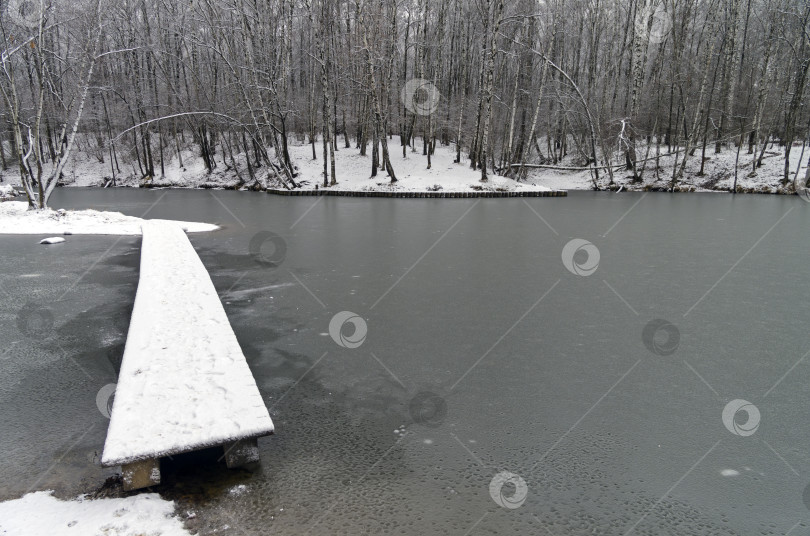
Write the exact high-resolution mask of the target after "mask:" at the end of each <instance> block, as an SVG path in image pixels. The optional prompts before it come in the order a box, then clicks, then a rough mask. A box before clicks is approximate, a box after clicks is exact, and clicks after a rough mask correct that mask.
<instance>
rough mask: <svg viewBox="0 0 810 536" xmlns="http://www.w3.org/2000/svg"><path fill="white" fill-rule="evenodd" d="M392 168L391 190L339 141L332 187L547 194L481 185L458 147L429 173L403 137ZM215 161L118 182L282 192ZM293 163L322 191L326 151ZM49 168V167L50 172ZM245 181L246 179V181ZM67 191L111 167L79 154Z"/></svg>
mask: <svg viewBox="0 0 810 536" xmlns="http://www.w3.org/2000/svg"><path fill="white" fill-rule="evenodd" d="M388 147H389V151H390V157H391V164H392V166H393V167H394V172H395V173H396V176H397V179H398V182H397V183H395V184H394V185H392V184H390V179H389V177H388V175H387V173H386V172H385V170H379V171H378V172H377V176H376V177H374V178H372V177H371V156H370V155H371V146H370V145H369V147H368V155H366V156H360V154H359V150H358V149H356V148H355V147H354V146H352V147H351V148H349V149H346V148H345V147H344V145H343V138H342V137H340V138H339V139H338V151H337V152H336V153H335V168H336V176H337V182H338V183H337V184H336V185H335V186H331V187H330V188H331V189H335V190H348V191H369V190H384V191H389V190H394V191H402V192H427V191H445V192H472V191H524V192H529V191H532V192H544V191H548V190H549V189H550V188H547V187H546V186H544V185H541V184H537V185H534V184H530V183H525V182H524V183H519V182H517V181H514V180H512V179H509V178H506V177H501V176H498V175H497V174H495V173H494V172H492V171H490V174H489V181H488V182H486V183H482V182H480V180H479V179H480V178H481V174H480V171H476V170H472V169H470V165H469V160H467V159H466V157H465V156H464V153H462V161H461V162H460V163H458V164H456V163H454V162H453V161H454V160H455V155H456V153H455V146H449V147H442V146H437V147H436V151H435V154H434V155H433V157H432V165H431V169H427V157H425V156H423V155H422V152H421V145H420V144H419V143H417V147H418V148H419V149H420V150H418V151H416V152H414V151H412V150H411V149H410V148H408V149H407V152H406V156H405V157H403V156H402V147H401V145H400V142H399V137H397V136H394V137H393V139H389V140H388ZM217 149H218V150H217V153H216V155H215V157H214V160H215V161H216V163H217V167H216V168H215V169H214V170H213V171H212V172H211V173H207V172H206V170H205V167H204V165H203V161H202V158H200V156H199V153H198V151H196V150H193V149H191V150H184V151H181V157H182V161H183V166H181V165H180V158H178V156H177V153H176V152H175V153H170V152H168V151H167V153H166V154H167V160H166V162H164V170H165V173H163V174H162V175H161V172H160V165H159V162H155V172H156V173H157V174H158V176H157V177H154V178H153V179H150V180H146V181H144V180H141V178H140V173H137V172H136V171H135V170H134V169H133V168H132V167H131V166H129V167H128V168H126V169H125V168H124V166H122V173H121V174H117V176H116V185H118V186H150V187H175V188H245V189H247V188H251V187H253V188H257V189H264V188H267V187H271V188H279V187H282V186H281V184H280V183H278V182H276V181H275V180H268V178H267V171H266V169H265V168H258V169H256V170H255V171H256V176H257V179H258V184H252V183H251V181H250V178H249V175H248V170H247V162H246V160H245V155H244V154H243V153H242V154H237V155H234V158H235V161H236V167H237V168H238V170H239V174H237V173H236V172H235V171H234V167H233V165H232V162H231V159H230V156H229V155H224V154H223V151H222V150H220V148H219V147H217ZM289 151H290V158H291V159H292V161H293V162H294V165H295V166H296V167H297V168H298V176H297V177H296V179H295V181H296V182H297V183H298V184H299V185H300V186H301V187H302V188H303V189H315V187H316V185H318V186H320V185H321V184H322V183H323V153H322V151H323V146H322V145H320V144H316V151H317V154H318V158H317V160H313V159H312V147H311V146H310V145H290V148H289ZM46 167H47V166H46ZM240 175H241V177H240ZM4 177H5V180H6V182H11V183H13V184H17V183H19V174H18V173H17V172H16V171H14V170H9V171H7V172H6V173H5V174H4ZM64 177H65V178H64V183H65V185H66V186H105V185H108V183H109V182H110V180H111V178H112V170H111V168H110V164H109V161H108V160H107V161H105V162H103V163H102V162H99V160H98V159H97V158H95V157H94V156H89V155H87V154H85V153H81V152H78V151H77V152H75V153H74V155H73V157H72V159H71V162H70V163H69V164H68V165H67V166H66V168H65V172H64Z"/></svg>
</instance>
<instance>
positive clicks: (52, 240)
mask: <svg viewBox="0 0 810 536" xmlns="http://www.w3.org/2000/svg"><path fill="white" fill-rule="evenodd" d="M64 241H65V239H64V238H62V237H61V236H52V237H50V238H43V239H42V240H40V241H39V243H40V244H61V243H62V242H64Z"/></svg>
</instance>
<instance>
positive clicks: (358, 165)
mask: <svg viewBox="0 0 810 536" xmlns="http://www.w3.org/2000/svg"><path fill="white" fill-rule="evenodd" d="M389 148H390V149H391V165H392V166H393V167H394V172H395V173H396V176H397V182H395V183H393V184H391V181H390V178H389V177H388V175H387V174H386V173H385V171H382V170H381V171H378V172H377V176H376V177H373V178H371V177H370V175H371V159H370V157H368V156H361V155H360V154H358V151H357V150H356V149H354V148H351V149H345V148H340V150H339V151H338V152H336V153H335V168H336V176H337V184H335V185H334V186H329V187H328V188H329V189H330V190H338V191H354V192H374V191H382V192H390V191H393V192H447V193H450V192H550V191H551V190H552V188H549V187H547V186H544V185H542V184H530V183H525V182H523V183H521V182H517V181H515V180H513V179H510V178H507V177H501V176H499V175H495V174H494V173H490V176H489V180H488V181H487V182H481V181H480V179H481V172H480V171H476V170H473V169H471V168H470V166H469V162H465V161H464V159H463V158H462V162H461V163H458V164H456V163H455V162H454V160H455V157H456V154H455V151H454V150H453V149H452V148H451V147H436V151H435V153H434V155H433V156H432V157H431V160H432V161H431V166H430V169H427V157H425V156H423V155H422V153H421V152H411V150H410V148H409V149H408V150H407V153H406V156H405V158H403V157H402V147H401V146H400V144H399V141H398V140H397V139H396V138H395V139H394V141H393V142H389ZM369 152H370V149H369ZM293 155H294V156H293ZM291 157H293V158H295V161H296V163H297V164H298V166H299V172H300V179H298V180H297V182H298V183H299V186H301V188H302V189H305V190H313V189H315V188H316V186H317V187H318V188H322V187H323V186H322V185H323V160H322V154H319V155H318V160H312V148H311V147H310V146H309V145H307V146H303V147H302V146H298V147H293V148H291Z"/></svg>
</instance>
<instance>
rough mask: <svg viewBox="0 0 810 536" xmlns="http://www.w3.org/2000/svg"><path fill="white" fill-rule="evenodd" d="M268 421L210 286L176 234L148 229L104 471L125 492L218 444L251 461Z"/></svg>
mask: <svg viewBox="0 0 810 536" xmlns="http://www.w3.org/2000/svg"><path fill="white" fill-rule="evenodd" d="M271 433H273V421H272V420H271V419H270V414H269V413H268V411H267V408H266V407H265V405H264V401H263V400H262V397H261V395H260V394H259V389H258V387H257V386H256V382H255V380H254V379H253V375H252V374H251V372H250V369H249V368H248V365H247V362H246V361H245V356H244V355H243V354H242V350H241V348H240V347H239V343H238V342H237V340H236V336H235V335H234V333H233V329H232V328H231V325H230V323H229V321H228V317H227V316H226V315H225V310H224V309H223V308H222V303H221V302H220V300H219V297H218V295H217V292H216V290H215V289H214V285H213V283H212V282H211V278H210V277H209V275H208V272H207V271H206V269H205V267H204V266H203V264H202V262H201V261H200V258H199V257H198V256H197V253H196V252H195V251H194V248H193V247H192V245H191V243H190V242H189V241H188V238H187V237H186V235H185V233H184V232H183V230H182V229H181V228H180V227H179V226H178V225H176V224H173V223H170V222H145V223H144V224H143V243H142V246H141V270H140V280H139V283H138V291H137V294H136V296H135V306H134V308H133V311H132V319H131V320H130V325H129V333H128V335H127V342H126V347H125V349H124V358H123V361H122V363H121V371H120V373H119V377H118V385H117V387H116V390H115V399H114V402H113V407H112V412H111V416H110V426H109V429H108V431H107V440H106V443H105V445H104V454H103V456H102V464H103V465H105V466H115V465H122V466H123V473H124V487H125V488H127V489H136V488H139V487H145V486H148V485H152V484H156V483H159V481H160V470H159V459H160V458H161V457H164V456H170V455H173V454H178V453H183V452H190V451H194V450H199V449H203V448H207V447H213V446H219V445H222V446H223V447H224V448H225V453H226V455H225V457H226V461H227V462H228V466H229V467H233V466H237V465H240V464H242V463H245V462H247V461H258V450H257V448H256V438H257V437H260V436H264V435H268V434H271Z"/></svg>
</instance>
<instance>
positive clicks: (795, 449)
mask: <svg viewBox="0 0 810 536" xmlns="http://www.w3.org/2000/svg"><path fill="white" fill-rule="evenodd" d="M53 205H54V206H58V207H65V208H85V207H88V208H96V209H105V210H119V211H121V212H124V213H126V214H131V215H135V216H140V215H142V214H143V213H144V212H145V211H147V210H148V209H150V207H151V210H149V213H148V217H156V218H173V219H185V220H196V221H207V222H217V223H220V224H223V225H224V226H225V227H224V229H223V230H221V231H218V232H215V233H210V234H199V235H192V236H191V241H192V243H193V244H194V246H195V248H196V249H197V251H198V253H199V254H200V256H201V258H202V260H203V262H204V264H205V265H206V267H207V268H208V270H209V272H210V273H211V276H212V279H213V281H214V284H215V286H216V287H217V289H218V290H219V291H220V295H221V298H222V300H223V303H224V304H225V310H226V311H227V313H228V316H229V318H230V320H231V323H232V325H233V327H234V330H235V332H236V335H237V337H238V339H239V341H240V343H241V345H242V348H243V350H244V353H245V355H246V356H247V359H248V362H249V364H250V367H251V369H252V371H253V373H254V375H255V377H256V380H257V383H258V385H259V389H260V390H261V392H262V394H263V395H264V397H265V400H266V403H267V406H268V407H269V408H270V411H271V414H272V416H273V420H274V421H275V423H276V431H277V434H276V435H275V436H272V437H269V438H263V439H261V440H260V448H261V455H262V464H261V467H260V468H259V469H257V470H256V471H255V472H252V473H251V472H248V471H243V470H239V471H228V470H227V469H225V468H224V466H223V465H222V464H217V463H216V455H214V456H213V458H214V459H213V460H212V461H211V463H205V464H200V463H197V462H198V461H199V460H191V461H189V460H183V459H180V460H177V461H176V463H175V465H174V466H172V467H170V468H168V469H167V470H165V471H164V476H165V479H166V481H167V484H166V485H164V486H163V487H162V488H161V490H160V491H161V493H162V494H163V495H164V496H165V497H168V498H172V499H176V500H178V501H180V503H181V506H182V512H183V513H185V512H187V511H193V512H194V513H196V517H195V518H194V519H192V520H191V521H190V522H189V526H190V527H192V528H194V529H195V530H198V531H200V533H201V534H209V533H213V532H215V531H217V534H268V533H275V534H305V533H310V534H323V533H335V534H337V533H340V534H364V533H367V534H379V533H389V534H444V533H449V534H468V533H469V534H514V533H521V534H529V533H531V534H546V535H547V534H554V535H560V536H562V535H574V534H576V535H579V534H582V535H584V534H626V533H628V531H630V530H631V528H632V532H631V533H632V534H707V535H708V534H712V535H716V534H786V533H788V532H789V531H792V532H790V534H792V535H798V534H807V533H808V531H810V529H809V528H808V524H810V510H808V506H810V489H807V486H808V484H810V470H808V462H810V455H809V454H808V449H810V447H809V446H808V445H810V437H809V436H810V432H809V431H808V430H810V392H809V391H808V388H807V383H808V367H810V356H809V357H808V358H807V359H802V357H803V356H805V355H806V354H807V353H808V351H810V337H808V336H807V321H808V320H807V319H808V317H809V316H810V307H808V303H810V286H808V285H807V284H806V280H807V275H806V274H807V263H808V259H810V256H808V246H810V235H808V229H810V204H806V203H803V202H802V201H801V200H800V199H799V198H797V197H783V196H773V197H770V196H736V197H732V196H729V195H721V194H688V195H668V194H649V195H646V196H644V194H625V193H622V194H601V193H599V194H597V193H585V192H582V193H577V192H574V193H571V194H570V196H569V197H568V198H556V199H542V198H540V199H527V200H525V201H524V200H522V199H488V200H480V201H476V200H471V199H458V200H419V199H405V200H386V199H354V198H322V199H316V198H281V197H272V196H267V195H263V194H256V193H240V192H213V193H212V192H207V191H142V190H78V189H76V190H73V189H63V190H59V191H58V192H57V194H56V195H55V196H54V202H53ZM538 215H539V216H540V217H538ZM541 218H542V219H544V220H545V221H546V222H547V224H548V225H546V223H544V222H543V221H542V220H541ZM617 222H618V223H617ZM775 224H776V225H775ZM262 231H271V232H273V233H275V234H277V235H279V236H280V237H281V238H282V239H283V241H284V243H285V245H286V255H285V256H284V259H283V262H281V264H280V265H279V266H277V267H273V266H267V265H266V264H261V263H259V262H257V259H258V260H261V259H262V258H266V257H273V256H274V253H273V251H272V248H270V249H268V248H269V244H270V242H269V241H268V242H266V243H265V248H264V249H262V250H256V248H255V246H256V242H257V241H259V239H257V240H255V241H254V248H253V250H251V247H250V243H251V239H252V238H253V237H254V236H256V234H257V233H259V232H262ZM261 236H265V235H261ZM39 238H40V237H37V236H0V251H2V256H0V278H2V279H0V294H2V302H0V303H1V304H2V308H0V319H1V321H0V343H2V345H1V347H0V352H5V353H3V355H2V356H0V367H1V368H0V370H2V375H0V452H2V456H0V499H8V498H13V497H18V496H20V495H21V494H23V493H25V492H26V491H28V490H36V489H55V490H57V494H59V495H60V496H70V495H74V494H77V493H80V492H85V491H89V490H91V489H95V488H97V487H98V486H100V485H101V483H102V482H103V481H104V479H105V477H106V476H109V475H110V474H112V473H113V472H112V471H109V470H105V469H102V468H100V467H99V465H98V454H100V451H101V449H102V446H103V442H104V437H105V433H106V426H107V423H108V421H107V419H106V418H105V417H104V416H103V415H102V414H101V412H100V411H99V410H98V409H97V404H96V395H97V393H98V391H99V389H101V388H102V387H103V386H105V385H106V384H109V383H114V382H115V379H116V370H117V366H118V364H119V362H120V357H121V354H122V352H123V345H124V342H125V336H126V331H127V326H128V321H129V314H130V312H131V308H132V301H133V298H134V294H135V289H136V286H137V279H138V262H139V250H138V247H139V238H137V237H123V238H121V237H82V236H71V237H68V241H67V242H66V243H65V244H62V245H59V246H51V247H45V246H39V245H38V244H37V242H38V239H39ZM576 238H579V239H584V240H587V241H589V242H591V243H592V244H593V245H594V246H595V248H596V249H597V250H598V252H599V264H598V268H597V269H596V271H595V272H594V273H592V274H591V275H575V274H574V273H572V272H570V271H569V270H567V269H566V266H565V265H564V263H563V260H562V258H561V254H562V252H563V248H564V247H565V246H566V244H568V243H569V241H570V240H572V239H576ZM586 249H587V248H586ZM257 253H260V254H261V255H264V257H261V256H260V255H257ZM591 253H592V254H593V249H592V250H591ZM592 260H594V257H591V258H590V259H589V258H588V255H587V253H586V252H585V251H579V252H578V253H576V255H574V256H573V264H571V263H570V262H569V265H571V266H572V268H573V269H576V265H579V266H580V270H579V271H580V272H581V273H582V272H583V271H584V272H587V271H588V270H587V269H588V262H589V261H592ZM707 292H708V293H707ZM541 298H542V299H541ZM26 304H28V306H27V308H26ZM37 308H39V309H37ZM43 310H47V311H48V313H50V314H51V315H52V318H53V328H52V329H50V330H46V334H45V336H44V337H42V338H40V339H37V338H36V337H29V336H27V335H26V334H25V333H24V331H29V332H30V331H31V329H33V328H32V326H33V327H34V328H35V327H36V326H37V325H39V324H37V323H36V322H35V321H34V320H36V319H37V318H39V319H42V320H41V322H40V324H44V325H45V327H46V328H47V327H48V326H49V323H48V319H47V313H43V314H45V316H43V314H40V313H36V314H35V313H32V312H31V311H43ZM342 311H351V312H353V313H356V314H357V315H358V316H359V317H361V318H362V319H363V320H364V321H365V324H366V325H367V336H366V338H365V340H364V341H363V342H362V344H361V345H360V346H359V347H357V348H347V347H341V346H340V345H339V344H337V343H336V342H335V341H334V340H333V338H332V337H331V336H330V335H329V324H330V320H332V318H333V316H334V315H336V314H337V313H339V312H342ZM37 315H39V316H37ZM21 318H22V320H20V319H21ZM655 319H661V320H662V322H659V323H658V324H650V326H651V327H649V328H647V330H648V332H649V333H648V334H647V335H644V333H645V326H647V325H648V324H649V323H650V322H651V321H653V320H655ZM26 321H27V322H28V323H25V322H26ZM664 321H665V322H664ZM666 322H668V323H666ZM21 325H22V328H21ZM656 327H658V329H657V331H656ZM342 333H343V336H344V340H349V341H351V340H352V338H353V336H354V335H353V334H352V328H351V327H346V326H344V330H343V331H342ZM337 340H341V339H340V338H339V337H338V338H337ZM645 341H646V344H645ZM349 345H350V346H351V344H349ZM737 399H740V400H745V401H748V402H749V403H750V404H751V406H747V407H746V408H743V409H742V410H740V411H737V413H736V414H735V413H734V409H735V407H731V409H730V410H729V411H730V415H731V417H730V418H727V419H726V421H725V423H724V420H723V410H724V408H725V407H726V405H727V404H729V403H730V402H732V401H733V400H737ZM739 405H742V403H739V404H738V406H739ZM752 407H755V408H756V410H758V416H759V426H758V428H757V427H755V426H754V424H756V423H755V422H752V421H750V420H749V421H748V422H746V410H750V411H754V410H753V409H752ZM754 413H757V412H756V411H754ZM754 417H755V420H756V415H754ZM735 423H736V424H735ZM735 426H736V428H735ZM730 430H736V431H737V433H736V434H735V433H732V431H730ZM746 430H747V431H746ZM395 431H396V433H395ZM749 432H753V433H749ZM502 472H509V473H511V474H514V475H517V476H519V477H520V478H521V479H522V481H518V480H517V479H516V478H517V477H515V478H513V479H512V480H510V481H509V482H507V483H506V484H505V485H503V486H502V488H501V492H500V493H495V497H497V498H499V499H500V500H501V501H502V502H503V503H504V504H505V505H506V506H513V507H514V506H517V507H515V508H508V507H503V506H499V505H498V504H497V503H496V501H495V500H494V499H493V498H492V496H491V493H490V485H491V482H492V481H493V477H495V476H496V475H497V474H499V473H502ZM524 482H525V490H524V488H523V485H522V484H523V483H524ZM497 483H498V481H497V480H496V482H495V485H494V487H495V491H497V487H498V486H497ZM241 485H243V486H244V487H245V488H244V490H245V491H244V492H241V490H242V489H243V488H240V487H238V486H241ZM524 494H525V500H524V502H523V503H522V505H520V506H518V504H519V503H520V499H521V497H522V496H523V495H524ZM501 497H503V499H501Z"/></svg>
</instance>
